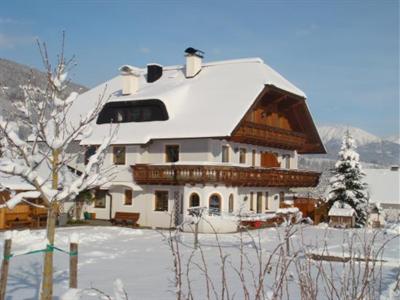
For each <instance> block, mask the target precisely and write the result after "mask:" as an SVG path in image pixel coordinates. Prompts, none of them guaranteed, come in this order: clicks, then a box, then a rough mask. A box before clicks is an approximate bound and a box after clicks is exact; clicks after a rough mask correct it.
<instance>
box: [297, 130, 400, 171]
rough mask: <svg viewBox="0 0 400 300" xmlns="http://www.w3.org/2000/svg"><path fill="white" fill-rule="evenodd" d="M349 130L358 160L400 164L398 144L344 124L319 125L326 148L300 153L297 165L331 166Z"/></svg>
mask: <svg viewBox="0 0 400 300" xmlns="http://www.w3.org/2000/svg"><path fill="white" fill-rule="evenodd" d="M347 130H349V131H350V134H351V135H352V136H353V138H354V140H355V141H356V144H357V151H358V153H359V154H360V160H361V161H362V162H363V164H364V165H366V166H368V167H387V166H390V165H399V164H400V144H399V143H396V142H393V141H394V140H388V139H385V138H381V137H378V136H376V135H373V134H371V133H369V132H367V131H365V130H362V129H360V128H356V127H349V126H344V125H335V126H320V127H318V132H319V134H320V136H321V139H322V141H323V143H324V145H325V148H326V150H327V152H328V153H327V154H324V155H302V156H301V157H300V160H299V166H300V167H302V168H311V169H316V170H324V169H328V168H332V167H333V165H334V163H335V161H336V160H337V155H338V152H339V150H340V146H341V144H342V138H343V136H344V134H345V132H346V131H347Z"/></svg>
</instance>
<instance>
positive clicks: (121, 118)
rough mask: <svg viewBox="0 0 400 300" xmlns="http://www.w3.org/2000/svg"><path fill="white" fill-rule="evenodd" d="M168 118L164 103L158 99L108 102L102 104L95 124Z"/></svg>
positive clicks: (163, 119)
mask: <svg viewBox="0 0 400 300" xmlns="http://www.w3.org/2000/svg"><path fill="white" fill-rule="evenodd" d="M165 120H168V113H167V109H166V107H165V104H164V103H163V102H162V101H161V100H158V99H148V100H136V101H120V102H109V103H106V104H105V105H104V108H103V109H102V110H101V112H100V114H99V117H98V118H97V124H108V123H128V122H150V121H165Z"/></svg>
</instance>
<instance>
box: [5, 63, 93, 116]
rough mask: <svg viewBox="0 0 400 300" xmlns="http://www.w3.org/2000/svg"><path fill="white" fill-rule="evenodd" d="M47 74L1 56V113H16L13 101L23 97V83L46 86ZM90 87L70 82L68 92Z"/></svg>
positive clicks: (82, 90)
mask: <svg viewBox="0 0 400 300" xmlns="http://www.w3.org/2000/svg"><path fill="white" fill-rule="evenodd" d="M46 76H47V75H46V74H45V73H44V72H41V71H39V70H36V69H33V68H31V67H29V66H26V65H22V64H19V63H16V62H13V61H10V60H7V59H2V58H0V114H7V115H10V114H12V113H16V111H15V109H14V107H13V106H12V104H11V103H12V102H13V101H20V100H22V99H23V96H24V95H23V91H22V89H21V88H20V86H21V85H27V84H28V83H30V84H32V85H33V86H35V87H38V88H42V89H43V88H45V87H46V83H47V80H46ZM87 90H88V89H87V88H86V87H84V86H82V85H79V84H75V83H72V82H71V83H69V84H68V88H67V89H66V93H70V92H73V91H75V92H78V93H83V92H85V91H87Z"/></svg>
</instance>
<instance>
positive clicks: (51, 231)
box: [40, 128, 60, 300]
mask: <svg viewBox="0 0 400 300" xmlns="http://www.w3.org/2000/svg"><path fill="white" fill-rule="evenodd" d="M56 130H57V134H58V129H57V128H56ZM59 155H60V151H59V150H58V149H54V150H53V153H52V156H53V159H52V166H51V167H52V168H51V173H52V174H51V175H52V178H51V179H52V189H53V190H57V188H58V162H59V161H58V160H59ZM58 209H59V207H58V202H57V201H56V200H55V199H53V201H52V202H50V205H49V211H48V213H47V228H46V233H47V241H48V243H49V245H50V246H54V238H55V234H56V220H57V214H58ZM52 298H53V248H48V249H47V251H46V252H45V254H44V263H43V279H42V292H41V295H40V299H41V300H51V299H52Z"/></svg>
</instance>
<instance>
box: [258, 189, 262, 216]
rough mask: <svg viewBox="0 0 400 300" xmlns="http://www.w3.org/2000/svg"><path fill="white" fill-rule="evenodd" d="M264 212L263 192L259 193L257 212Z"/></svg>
mask: <svg viewBox="0 0 400 300" xmlns="http://www.w3.org/2000/svg"><path fill="white" fill-rule="evenodd" d="M261 212H262V193H261V192H258V193H257V213H258V214H260V213H261Z"/></svg>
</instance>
